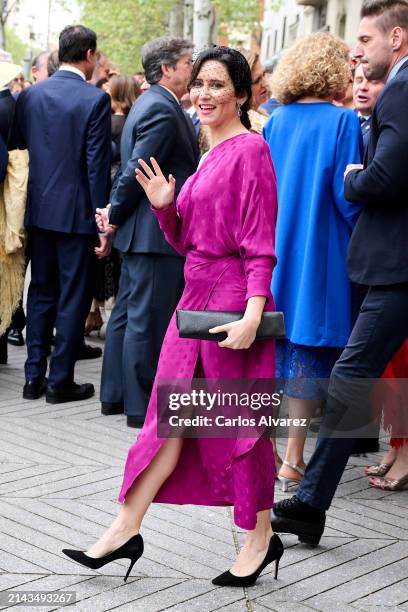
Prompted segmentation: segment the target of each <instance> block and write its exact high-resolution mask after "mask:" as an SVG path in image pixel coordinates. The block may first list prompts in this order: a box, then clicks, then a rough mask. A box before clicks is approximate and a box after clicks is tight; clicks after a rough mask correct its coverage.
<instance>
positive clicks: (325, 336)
mask: <svg viewBox="0 0 408 612" xmlns="http://www.w3.org/2000/svg"><path fill="white" fill-rule="evenodd" d="M264 136H265V138H266V140H267V142H268V144H269V147H270V150H271V154H272V159H273V162H274V164H275V168H276V174H277V181H278V220H277V228H276V254H277V258H278V264H277V267H276V268H275V270H274V273H273V281H272V293H273V296H274V298H275V302H276V307H277V309H278V310H282V311H283V312H284V315H285V320H286V330H287V337H288V338H289V340H291V341H292V342H294V343H297V344H304V345H308V346H333V347H342V346H344V345H345V344H346V342H347V340H348V338H349V335H350V332H351V328H352V296H351V282H350V280H349V278H348V275H347V269H346V255H347V247H348V242H349V239H350V236H351V233H352V230H353V228H354V225H355V223H356V221H357V218H358V216H359V214H360V211H361V206H360V204H357V203H356V204H352V203H350V202H348V201H347V200H346V199H345V196H344V177H343V175H344V171H345V169H346V166H347V164H351V163H360V161H361V152H362V137H361V130H360V124H359V120H358V118H357V116H356V115H355V114H354V113H353V112H352V111H350V110H348V109H344V108H339V107H336V106H334V105H332V104H329V103H310V104H302V103H293V104H289V105H287V106H282V107H280V108H278V109H277V110H276V111H275V112H274V114H273V115H272V116H271V118H270V119H269V121H268V123H267V124H266V126H265V128H264Z"/></svg>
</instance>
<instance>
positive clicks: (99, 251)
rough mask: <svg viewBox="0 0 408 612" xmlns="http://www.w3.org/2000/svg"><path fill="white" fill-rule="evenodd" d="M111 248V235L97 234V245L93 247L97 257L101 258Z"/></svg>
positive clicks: (107, 253) (105, 255)
mask: <svg viewBox="0 0 408 612" xmlns="http://www.w3.org/2000/svg"><path fill="white" fill-rule="evenodd" d="M104 210H105V209H104ZM111 250H112V240H111V237H110V236H108V235H107V234H99V246H97V247H95V254H96V255H97V256H98V258H99V259H102V258H103V257H107V256H108V255H109V253H110V252H111Z"/></svg>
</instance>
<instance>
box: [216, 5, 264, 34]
mask: <svg viewBox="0 0 408 612" xmlns="http://www.w3.org/2000/svg"><path fill="white" fill-rule="evenodd" d="M213 5H214V7H215V10H216V14H217V23H218V33H219V34H221V35H222V34H230V33H231V32H232V31H233V30H234V29H241V30H245V31H247V30H253V29H256V28H258V27H259V26H260V18H261V15H260V9H259V0H245V1H243V0H213Z"/></svg>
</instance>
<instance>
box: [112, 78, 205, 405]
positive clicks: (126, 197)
mask: <svg viewBox="0 0 408 612" xmlns="http://www.w3.org/2000/svg"><path fill="white" fill-rule="evenodd" d="M151 156H153V157H155V158H156V159H157V161H158V163H159V165H160V167H161V168H162V170H163V173H164V175H165V176H168V175H169V174H170V173H171V174H173V175H174V177H175V178H176V192H177V193H178V192H179V191H180V189H181V187H182V186H183V184H184V182H185V181H186V179H187V178H188V177H189V176H190V175H191V174H193V173H194V172H195V170H196V167H197V163H198V147H197V141H196V136H195V132H194V128H193V125H192V123H191V121H190V119H189V118H188V117H187V116H186V115H185V113H184V111H183V109H182V108H181V106H180V105H179V104H178V103H177V101H176V99H175V98H174V96H173V95H172V94H171V93H170V92H169V91H167V90H166V89H164V88H163V87H161V86H160V85H152V86H151V87H150V89H149V90H148V91H147V92H146V93H144V94H142V95H141V96H140V97H139V98H138V99H137V100H136V102H135V103H134V105H133V107H132V109H131V111H130V113H129V116H128V118H127V120H126V123H125V126H124V128H123V132H122V139H121V161H122V166H121V171H120V173H119V174H118V176H117V180H116V181H115V184H114V186H113V188H112V193H111V203H112V210H111V213H110V222H111V223H112V224H114V225H119V230H118V231H117V233H116V235H115V240H114V245H115V247H116V248H117V249H119V251H120V252H121V256H122V269H121V278H120V284H119V292H118V296H117V299H116V304H115V307H114V309H113V311H112V316H111V318H110V320H109V324H108V328H107V334H106V342H105V354H104V361H103V369H102V381H101V400H102V402H109V403H121V402H123V403H124V407H125V412H126V414H128V415H130V416H144V414H145V413H146V407H147V403H148V400H149V397H150V391H151V386H152V383H153V379H154V376H155V372H156V367H157V361H158V358H159V353H160V348H161V344H162V342H163V337H164V334H165V332H166V329H167V326H168V324H169V321H170V318H171V315H172V313H173V311H174V309H175V307H176V304H177V302H178V299H179V297H180V295H181V290H182V285H183V265H184V260H183V259H182V258H181V257H180V256H179V255H178V254H177V253H176V252H175V251H174V250H173V248H172V247H171V246H170V245H169V244H168V243H167V242H166V240H165V238H164V236H163V233H162V231H161V229H160V227H159V224H158V222H157V220H156V217H155V216H154V214H153V213H152V211H151V210H150V204H149V201H148V199H147V198H146V195H145V193H144V191H143V189H142V188H141V186H140V185H139V183H138V182H137V181H136V179H135V169H136V167H138V163H137V160H138V159H139V158H142V159H144V160H146V161H149V158H150V157H151Z"/></svg>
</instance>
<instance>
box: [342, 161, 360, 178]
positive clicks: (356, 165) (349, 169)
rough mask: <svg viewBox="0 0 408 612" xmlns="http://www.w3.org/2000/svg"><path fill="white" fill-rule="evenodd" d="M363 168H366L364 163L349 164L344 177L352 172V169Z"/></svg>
mask: <svg viewBox="0 0 408 612" xmlns="http://www.w3.org/2000/svg"><path fill="white" fill-rule="evenodd" d="M363 168H364V166H363V164H349V165H348V166H347V168H346V171H345V173H344V178H346V176H347V175H348V173H349V172H351V171H352V170H363Z"/></svg>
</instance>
